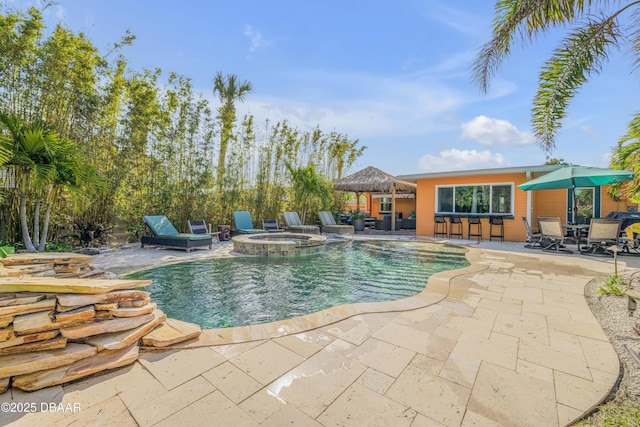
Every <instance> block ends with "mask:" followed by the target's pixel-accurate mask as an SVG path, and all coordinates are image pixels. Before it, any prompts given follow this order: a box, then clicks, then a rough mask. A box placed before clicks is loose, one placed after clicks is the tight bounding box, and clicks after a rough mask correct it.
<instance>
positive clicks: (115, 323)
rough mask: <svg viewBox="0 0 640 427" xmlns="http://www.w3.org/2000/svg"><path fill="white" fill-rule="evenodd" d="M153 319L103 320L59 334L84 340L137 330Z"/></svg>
mask: <svg viewBox="0 0 640 427" xmlns="http://www.w3.org/2000/svg"><path fill="white" fill-rule="evenodd" d="M153 318H154V316H153V314H145V315H143V316H138V317H123V318H118V319H112V320H105V321H103V322H93V323H89V324H86V325H82V326H73V327H70V328H62V329H60V333H61V334H62V336H63V337H66V338H69V339H77V338H86V337H90V336H92V335H98V334H106V333H110V332H120V331H126V330H127V329H133V328H137V327H138V326H140V325H143V324H145V323H148V322H150V321H152V320H153ZM14 323H15V322H14Z"/></svg>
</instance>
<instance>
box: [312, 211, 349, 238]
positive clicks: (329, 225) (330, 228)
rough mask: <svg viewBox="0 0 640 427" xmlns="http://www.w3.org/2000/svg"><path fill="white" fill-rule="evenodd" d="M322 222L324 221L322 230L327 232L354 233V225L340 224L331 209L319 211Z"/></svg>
mask: <svg viewBox="0 0 640 427" xmlns="http://www.w3.org/2000/svg"><path fill="white" fill-rule="evenodd" d="M318 216H319V217H320V222H322V231H323V232H325V233H338V234H353V233H354V231H353V225H346V224H345V225H338V224H336V220H335V219H334V218H333V214H332V213H331V212H329V211H320V212H318Z"/></svg>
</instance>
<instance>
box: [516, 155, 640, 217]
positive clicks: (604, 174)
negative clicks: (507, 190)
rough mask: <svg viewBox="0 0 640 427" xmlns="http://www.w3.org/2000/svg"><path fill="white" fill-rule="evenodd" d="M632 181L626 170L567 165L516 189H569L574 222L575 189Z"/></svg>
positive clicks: (575, 211) (575, 212) (631, 175)
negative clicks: (571, 197)
mask: <svg viewBox="0 0 640 427" xmlns="http://www.w3.org/2000/svg"><path fill="white" fill-rule="evenodd" d="M632 179H633V172H629V171H627V170H616V169H607V168H594V167H590V166H574V165H569V166H565V167H563V168H560V169H557V170H555V171H553V172H549V173H548V174H545V175H542V176H541V177H538V178H536V179H532V180H531V181H527V182H525V183H524V184H520V185H518V188H520V189H522V190H525V191H532V190H556V189H560V188H567V189H569V188H570V189H571V190H572V193H573V218H572V221H574V222H575V218H576V216H577V215H576V214H577V210H578V207H577V205H576V192H575V189H576V188H577V187H598V186H601V185H609V184H614V183H616V182H626V181H630V180H632Z"/></svg>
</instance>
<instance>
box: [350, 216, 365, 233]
mask: <svg viewBox="0 0 640 427" xmlns="http://www.w3.org/2000/svg"><path fill="white" fill-rule="evenodd" d="M351 225H353V230H354V231H364V212H360V211H355V212H354V213H353V214H351Z"/></svg>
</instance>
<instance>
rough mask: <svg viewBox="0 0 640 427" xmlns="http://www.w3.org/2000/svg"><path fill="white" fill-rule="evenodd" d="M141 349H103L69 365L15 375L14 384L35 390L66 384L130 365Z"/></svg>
mask: <svg viewBox="0 0 640 427" xmlns="http://www.w3.org/2000/svg"><path fill="white" fill-rule="evenodd" d="M139 351H140V350H139V348H138V345H137V344H133V345H131V346H129V347H127V348H124V349H122V350H105V351H101V352H99V353H98V354H97V355H95V356H92V357H89V358H86V359H83V360H79V361H78V362H75V363H73V364H71V365H69V366H64V367H61V368H57V369H49V370H46V371H41V372H36V373H33V374H28V375H21V376H18V377H15V378H13V386H14V387H17V388H19V389H21V390H25V391H35V390H40V389H41V388H45V387H50V386H54V385H58V384H64V383H66V382H69V381H73V380H76V379H78V378H82V377H86V376H87V375H91V374H95V373H96V372H100V371H106V370H109V369H114V368H120V367H122V366H126V365H129V364H131V363H133V362H135V361H136V360H137V359H138V355H139Z"/></svg>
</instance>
